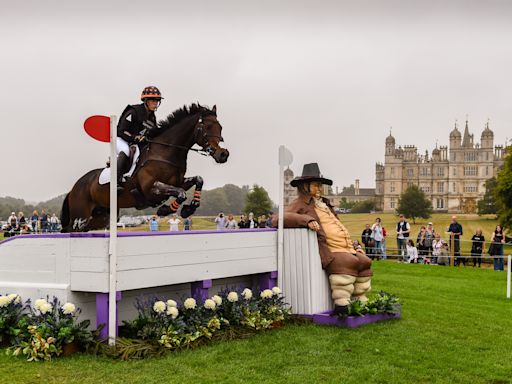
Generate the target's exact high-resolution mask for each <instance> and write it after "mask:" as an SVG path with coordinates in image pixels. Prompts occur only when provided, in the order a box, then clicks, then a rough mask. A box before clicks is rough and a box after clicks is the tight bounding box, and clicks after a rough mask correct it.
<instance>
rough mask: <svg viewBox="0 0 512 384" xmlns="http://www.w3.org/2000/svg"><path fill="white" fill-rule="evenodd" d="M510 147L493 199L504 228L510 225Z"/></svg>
mask: <svg viewBox="0 0 512 384" xmlns="http://www.w3.org/2000/svg"><path fill="white" fill-rule="evenodd" d="M511 148H512V147H507V153H506V155H505V163H504V165H503V168H502V169H501V170H500V172H499V173H498V178H497V184H496V192H495V197H496V201H497V203H498V207H499V209H498V215H499V218H500V220H501V223H502V224H503V225H504V226H505V227H510V226H511V225H512V155H511V152H512V150H511Z"/></svg>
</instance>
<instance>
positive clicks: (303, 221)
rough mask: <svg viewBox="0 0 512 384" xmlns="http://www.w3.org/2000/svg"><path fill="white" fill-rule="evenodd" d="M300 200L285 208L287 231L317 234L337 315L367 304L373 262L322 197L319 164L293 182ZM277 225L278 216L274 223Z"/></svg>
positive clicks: (322, 183) (330, 182) (310, 166)
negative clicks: (352, 304) (351, 306)
mask: <svg viewBox="0 0 512 384" xmlns="http://www.w3.org/2000/svg"><path fill="white" fill-rule="evenodd" d="M290 184H291V186H292V187H296V188H297V190H298V197H297V199H295V200H294V201H292V202H291V203H290V205H289V206H287V207H286V208H285V212H284V227H285V228H309V229H310V230H313V231H315V232H316V233H317V239H318V248H319V252H320V259H321V261H322V268H323V269H324V270H325V271H326V272H327V274H328V275H329V283H330V286H331V293H332V299H333V301H334V312H333V314H346V313H347V312H348V306H349V304H350V302H351V301H353V300H360V301H362V302H366V301H367V300H368V298H367V297H366V294H367V293H368V292H369V291H370V289H371V279H372V270H371V264H372V262H371V260H370V259H369V258H368V257H367V256H366V254H365V253H364V251H363V250H362V248H361V247H359V248H358V249H354V245H353V242H352V239H351V238H350V234H349V233H348V230H347V228H345V226H344V225H343V224H342V223H341V222H340V220H339V219H338V216H337V215H336V213H335V212H334V209H333V206H332V205H331V204H330V202H329V200H328V199H326V198H324V197H322V190H323V185H324V184H326V185H332V180H329V179H326V178H324V177H322V175H321V174H320V169H319V167H318V164H317V163H312V164H306V165H304V169H303V171H302V176H299V177H296V178H295V179H293V180H292V181H291V182H290ZM273 224H274V225H275V226H276V225H277V222H276V217H275V216H274V223H273Z"/></svg>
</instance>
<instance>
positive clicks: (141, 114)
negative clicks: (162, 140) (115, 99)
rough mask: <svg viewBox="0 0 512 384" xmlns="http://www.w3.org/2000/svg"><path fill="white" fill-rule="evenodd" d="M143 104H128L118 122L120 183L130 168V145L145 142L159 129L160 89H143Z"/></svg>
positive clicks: (150, 87) (118, 179) (118, 170)
mask: <svg viewBox="0 0 512 384" xmlns="http://www.w3.org/2000/svg"><path fill="white" fill-rule="evenodd" d="M140 99H141V100H142V103H141V104H137V105H128V106H127V107H126V108H125V109H124V111H123V113H122V114H121V117H120V119H119V124H117V181H118V190H119V191H121V190H122V187H120V186H119V184H120V183H121V181H122V178H123V175H124V174H125V173H126V172H128V171H129V170H130V167H131V164H130V145H132V144H137V143H141V142H143V141H144V140H145V139H146V137H147V136H148V135H150V136H151V135H153V134H154V132H155V130H156V129H158V126H157V123H156V117H155V111H156V110H157V109H158V107H159V105H160V102H161V100H162V99H163V97H162V94H161V93H160V91H159V89H158V88H157V87H155V86H148V87H146V88H144V89H143V90H142V94H141V96H140Z"/></svg>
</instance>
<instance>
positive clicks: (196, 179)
mask: <svg viewBox="0 0 512 384" xmlns="http://www.w3.org/2000/svg"><path fill="white" fill-rule="evenodd" d="M203 183H204V181H203V178H202V177H201V176H193V177H187V178H186V179H185V181H184V182H183V189H184V190H186V191H187V190H189V189H190V188H192V187H193V186H195V187H196V188H195V190H194V197H193V198H192V201H191V202H190V204H185V205H184V206H183V207H182V208H181V217H184V218H186V217H189V216H190V215H192V214H194V212H195V211H196V209H197V208H199V206H200V205H201V190H202V189H203Z"/></svg>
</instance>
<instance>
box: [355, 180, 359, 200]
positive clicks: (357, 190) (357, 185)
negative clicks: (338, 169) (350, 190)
mask: <svg viewBox="0 0 512 384" xmlns="http://www.w3.org/2000/svg"><path fill="white" fill-rule="evenodd" d="M355 195H356V196H359V179H356V190H355Z"/></svg>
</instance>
